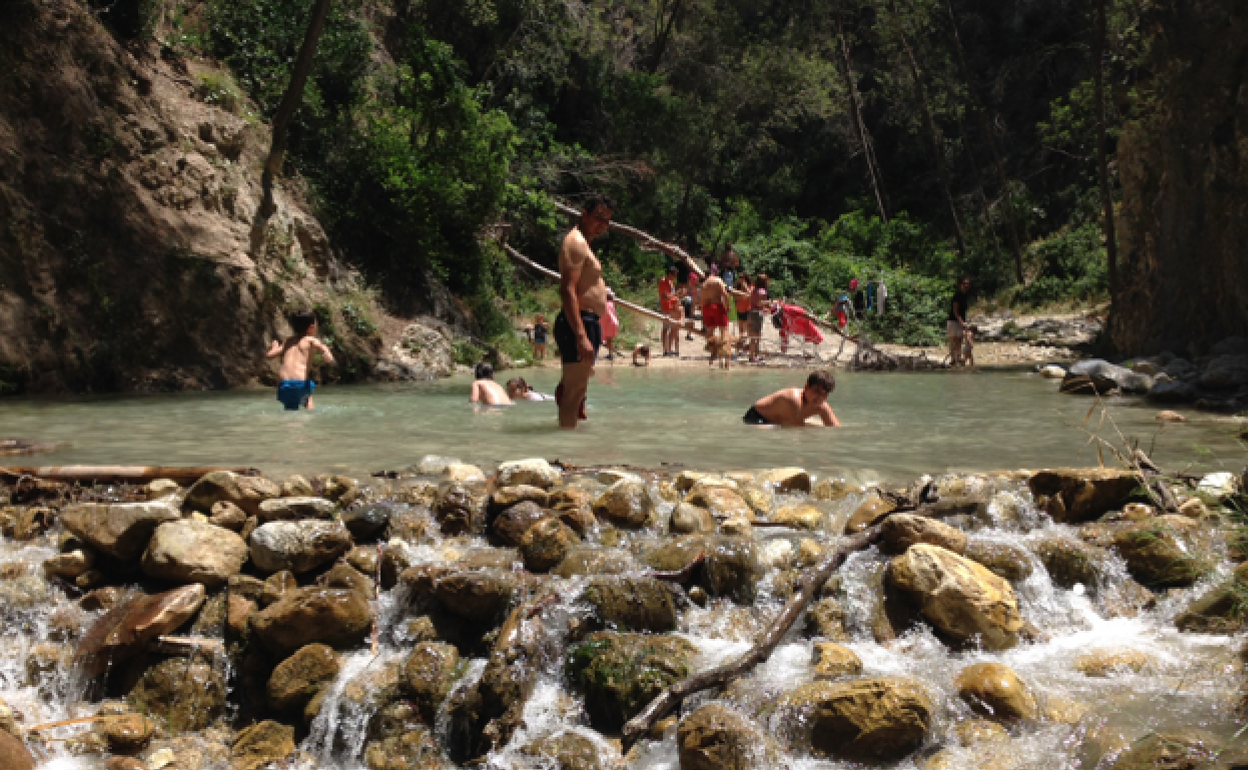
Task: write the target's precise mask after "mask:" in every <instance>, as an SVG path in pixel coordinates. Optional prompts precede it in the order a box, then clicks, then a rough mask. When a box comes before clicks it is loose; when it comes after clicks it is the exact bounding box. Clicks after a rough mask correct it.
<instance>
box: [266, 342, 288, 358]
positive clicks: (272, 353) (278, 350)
mask: <svg viewBox="0 0 1248 770" xmlns="http://www.w3.org/2000/svg"><path fill="white" fill-rule="evenodd" d="M283 349H284V346H283V345H282V343H281V340H273V344H272V345H269V352H267V353H265V354H264V357H265V358H277V357H278V356H280V355H281V354H282V350H283Z"/></svg>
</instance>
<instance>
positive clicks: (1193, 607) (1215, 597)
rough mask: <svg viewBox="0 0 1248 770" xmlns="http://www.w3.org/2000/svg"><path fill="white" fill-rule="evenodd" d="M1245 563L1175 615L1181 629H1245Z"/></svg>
mask: <svg viewBox="0 0 1248 770" xmlns="http://www.w3.org/2000/svg"><path fill="white" fill-rule="evenodd" d="M1243 569H1244V568H1243V566H1242V565H1241V567H1240V568H1237V569H1236V576H1235V577H1233V578H1232V579H1231V580H1228V581H1227V582H1225V583H1223V584H1222V585H1219V586H1217V587H1215V588H1213V589H1211V590H1209V591H1206V592H1205V593H1204V594H1202V595H1201V596H1199V597H1197V598H1196V599H1195V600H1194V601H1192V602H1191V603H1190V604H1189V605H1187V608H1186V609H1184V610H1183V611H1182V612H1180V613H1179V614H1178V615H1176V616H1175V618H1174V625H1175V627H1176V628H1178V629H1179V630H1180V631H1186V632H1188V633H1197V634H1226V635H1232V634H1237V633H1239V632H1240V631H1242V630H1243V629H1244V621H1245V620H1248V617H1245V614H1244V609H1245V608H1244V599H1245V598H1248V584H1246V583H1245V581H1243V580H1241V579H1239V573H1240V572H1241V571H1242V570H1243Z"/></svg>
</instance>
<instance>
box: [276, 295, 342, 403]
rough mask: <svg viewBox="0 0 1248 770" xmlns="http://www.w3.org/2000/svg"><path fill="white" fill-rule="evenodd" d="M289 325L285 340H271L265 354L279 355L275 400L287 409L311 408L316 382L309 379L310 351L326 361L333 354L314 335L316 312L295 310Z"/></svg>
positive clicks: (329, 359)
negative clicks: (318, 354) (280, 364)
mask: <svg viewBox="0 0 1248 770" xmlns="http://www.w3.org/2000/svg"><path fill="white" fill-rule="evenodd" d="M290 327H291V329H293V330H294V332H295V333H294V334H293V335H291V336H290V337H288V338H287V339H286V342H284V343H283V342H279V341H277V340H273V344H272V345H270V346H269V352H268V353H267V354H266V355H265V357H266V358H277V357H278V356H281V358H282V368H281V369H280V370H279V372H280V373H279V376H280V377H281V378H282V382H281V384H280V385H278V386H277V400H278V401H281V402H282V406H284V407H286V409H287V411H292V412H293V411H295V410H297V409H299V407H301V406H302V407H306V408H308V409H311V408H312V391H314V390H316V383H315V382H313V381H312V380H309V379H308V361H309V360H310V359H311V358H312V354H313V353H320V354H321V355H322V356H324V357H325V362H326V363H330V364H332V363H333V362H334V354H333V353H331V352H329V348H327V347H326V346H325V343H323V342H321V341H320V340H318V339H317V338H316V336H315V335H316V331H317V328H316V316H315V315H313V314H312V313H298V314H296V315H294V316H292V317H291V319H290Z"/></svg>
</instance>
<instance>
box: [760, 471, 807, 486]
mask: <svg viewBox="0 0 1248 770" xmlns="http://www.w3.org/2000/svg"><path fill="white" fill-rule="evenodd" d="M754 483H756V484H765V485H767V486H769V487H772V488H773V489H775V490H776V491H777V492H809V491H810V474H809V473H807V472H806V470H805V469H804V468H773V469H771V470H768V471H763V472H762V473H759V474H758V475H756V476H755V477H754Z"/></svg>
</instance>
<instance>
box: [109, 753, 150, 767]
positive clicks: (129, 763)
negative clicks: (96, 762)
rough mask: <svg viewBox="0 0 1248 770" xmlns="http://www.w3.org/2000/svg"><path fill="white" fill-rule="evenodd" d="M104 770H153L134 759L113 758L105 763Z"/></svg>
mask: <svg viewBox="0 0 1248 770" xmlns="http://www.w3.org/2000/svg"><path fill="white" fill-rule="evenodd" d="M104 770H151V768H150V767H149V766H148V765H147V764H146V763H145V762H143V761H142V760H139V759H135V758H134V757H126V756H113V757H109V758H108V759H106V760H105V761H104Z"/></svg>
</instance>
